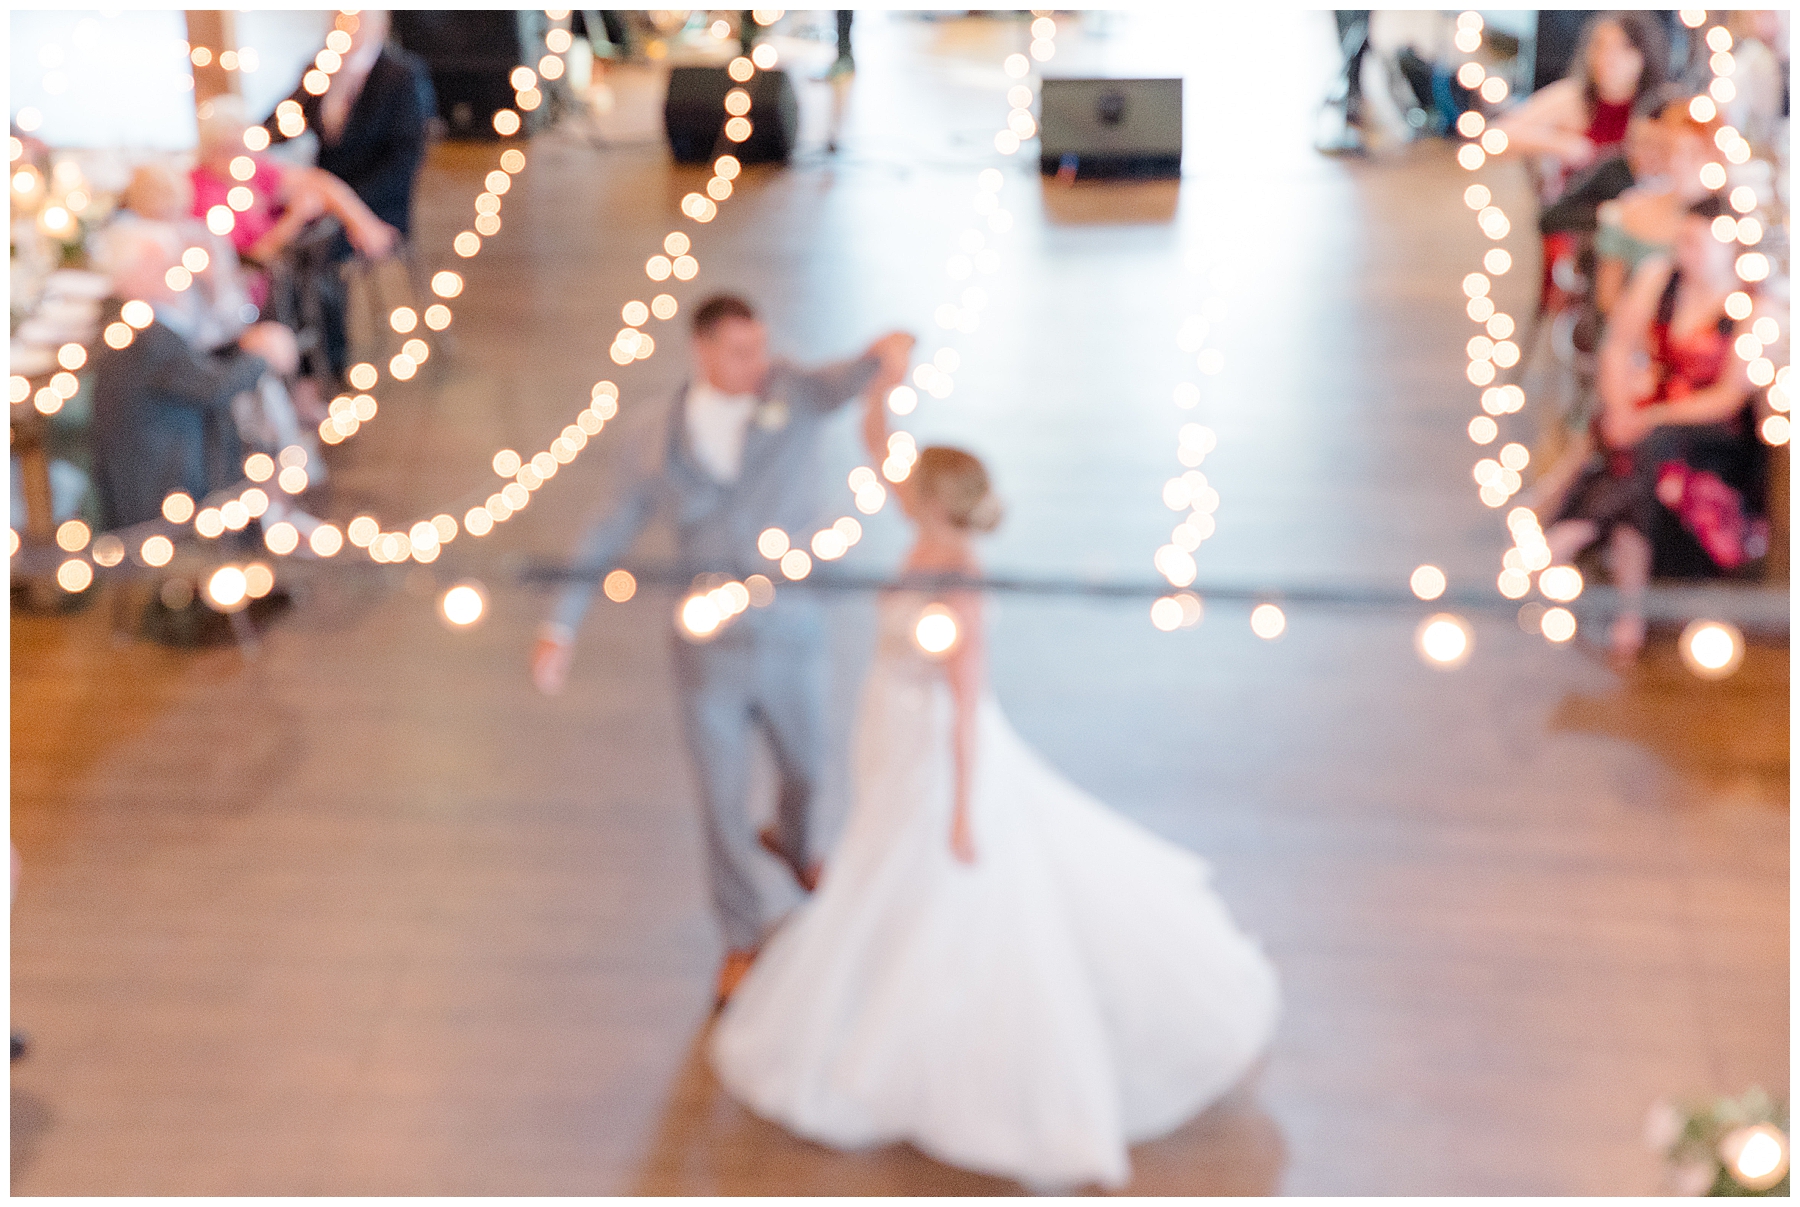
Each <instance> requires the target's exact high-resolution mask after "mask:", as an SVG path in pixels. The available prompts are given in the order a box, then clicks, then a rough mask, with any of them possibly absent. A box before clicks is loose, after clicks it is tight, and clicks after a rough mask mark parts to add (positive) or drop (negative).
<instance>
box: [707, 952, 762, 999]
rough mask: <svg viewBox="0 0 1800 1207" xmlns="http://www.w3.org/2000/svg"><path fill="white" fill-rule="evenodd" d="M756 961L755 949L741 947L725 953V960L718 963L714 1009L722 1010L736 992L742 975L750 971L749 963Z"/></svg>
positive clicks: (742, 979) (741, 982)
mask: <svg viewBox="0 0 1800 1207" xmlns="http://www.w3.org/2000/svg"><path fill="white" fill-rule="evenodd" d="M754 963H756V951H755V949H742V950H738V951H728V952H726V953H725V962H724V963H723V964H721V965H719V989H718V997H717V998H716V1000H715V1001H714V1003H713V1009H714V1010H723V1009H724V1008H725V1003H726V1002H728V1001H730V1000H731V995H732V994H734V993H736V992H737V988H738V986H739V985H741V984H743V983H744V977H745V976H746V975H748V974H749V972H750V965H752V964H754Z"/></svg>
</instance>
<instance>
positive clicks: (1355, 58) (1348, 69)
mask: <svg viewBox="0 0 1800 1207" xmlns="http://www.w3.org/2000/svg"><path fill="white" fill-rule="evenodd" d="M1371 12H1372V10H1370V9H1366V8H1350V9H1345V8H1340V9H1338V10H1336V16H1337V28H1338V45H1339V48H1340V49H1341V50H1342V52H1343V55H1344V89H1345V90H1344V112H1345V116H1346V118H1347V120H1349V121H1352V122H1357V121H1361V120H1362V103H1363V90H1362V66H1363V56H1364V55H1365V54H1367V53H1368V51H1369V16H1370V13H1371Z"/></svg>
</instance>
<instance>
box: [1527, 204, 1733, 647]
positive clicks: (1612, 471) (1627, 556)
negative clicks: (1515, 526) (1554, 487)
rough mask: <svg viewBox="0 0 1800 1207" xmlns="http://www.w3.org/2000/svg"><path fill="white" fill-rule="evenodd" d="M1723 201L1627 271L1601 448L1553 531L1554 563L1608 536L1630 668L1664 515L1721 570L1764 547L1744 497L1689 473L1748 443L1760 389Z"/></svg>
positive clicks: (1603, 365)
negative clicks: (1725, 232) (1744, 350)
mask: <svg viewBox="0 0 1800 1207" xmlns="http://www.w3.org/2000/svg"><path fill="white" fill-rule="evenodd" d="M1724 208H1725V207H1724V206H1722V205H1721V204H1720V202H1719V200H1718V198H1716V197H1708V198H1706V199H1704V200H1703V201H1701V202H1699V203H1697V204H1695V205H1694V206H1693V207H1691V208H1690V210H1689V211H1688V215H1687V217H1686V218H1685V219H1684V220H1683V222H1682V224H1681V228H1680V230H1679V232H1678V233H1677V235H1676V239H1675V247H1674V253H1673V255H1672V256H1668V255H1655V256H1651V257H1649V258H1647V259H1645V260H1644V261H1643V262H1642V263H1641V264H1640V265H1639V266H1638V268H1637V271H1636V272H1634V273H1633V274H1632V276H1631V280H1630V282H1629V283H1628V284H1627V285H1626V287H1625V293H1624V296H1623V297H1621V298H1620V300H1619V304H1618V307H1617V308H1616V309H1615V311H1614V312H1613V318H1612V321H1611V322H1610V323H1609V324H1608V326H1607V332H1606V339H1605V341H1604V342H1603V343H1602V344H1601V346H1600V370H1599V380H1598V383H1597V385H1598V391H1599V395H1600V413H1599V415H1598V416H1597V417H1596V419H1595V421H1594V430H1593V433H1592V435H1593V440H1594V444H1595V447H1596V450H1597V451H1596V453H1595V455H1594V456H1593V457H1592V458H1591V459H1590V460H1589V461H1588V463H1587V465H1586V466H1585V468H1584V469H1583V470H1582V472H1581V475H1580V477H1579V479H1578V480H1577V481H1576V482H1575V484H1574V486H1573V488H1572V489H1571V490H1570V491H1569V492H1568V495H1567V498H1566V499H1565V501H1564V503H1563V506H1562V507H1561V509H1560V510H1559V512H1558V514H1557V517H1556V520H1555V521H1554V522H1553V523H1552V524H1551V525H1550V527H1549V528H1548V530H1547V531H1546V532H1545V534H1544V536H1545V539H1546V541H1548V543H1549V545H1550V553H1551V557H1552V558H1553V560H1554V561H1555V562H1556V563H1558V564H1563V563H1567V562H1569V561H1571V560H1572V559H1573V558H1574V557H1575V556H1576V555H1577V554H1579V553H1580V552H1581V551H1582V550H1583V549H1585V548H1587V547H1588V546H1589V545H1591V544H1593V543H1594V542H1595V541H1598V540H1600V539H1602V538H1609V549H1608V552H1609V553H1610V555H1611V563H1612V565H1611V570H1612V575H1613V579H1614V581H1615V583H1616V584H1617V586H1618V588H1619V593H1620V596H1621V609H1620V613H1619V616H1618V618H1617V620H1616V621H1615V622H1614V624H1613V630H1612V649H1613V653H1614V655H1615V657H1616V658H1617V659H1618V660H1619V661H1621V662H1626V663H1628V662H1630V661H1631V660H1633V659H1635V658H1636V656H1637V654H1638V651H1639V650H1640V649H1642V648H1643V644H1644V628H1645V626H1644V614H1643V596H1644V589H1645V587H1646V586H1647V585H1648V583H1649V581H1650V567H1651V554H1652V548H1651V537H1652V535H1653V534H1654V532H1655V530H1656V526H1657V523H1658V521H1659V520H1660V518H1661V516H1662V515H1663V514H1664V513H1665V511H1666V512H1667V513H1670V514H1673V515H1674V516H1675V517H1676V518H1677V519H1679V520H1680V522H1681V524H1682V526H1683V527H1684V528H1686V529H1687V530H1688V531H1689V532H1690V533H1691V534H1692V535H1693V536H1694V538H1695V540H1696V541H1698V542H1699V544H1700V546H1701V548H1703V549H1704V550H1705V551H1706V553H1707V556H1708V557H1710V558H1711V559H1712V561H1713V563H1714V564H1715V565H1717V566H1718V567H1720V568H1721V569H1725V570H1733V569H1736V568H1737V567H1739V566H1741V565H1742V564H1743V563H1744V562H1745V561H1747V560H1749V559H1750V558H1752V557H1755V556H1758V555H1759V554H1760V552H1761V550H1760V549H1759V548H1758V543H1759V539H1760V540H1761V541H1762V542H1763V543H1766V537H1761V535H1760V533H1759V531H1758V526H1757V525H1756V524H1754V523H1752V522H1751V521H1750V520H1749V519H1747V517H1746V515H1745V509H1744V505H1743V500H1742V499H1741V498H1740V497H1739V496H1738V494H1737V492H1736V491H1735V490H1733V489H1732V488H1731V487H1730V486H1728V485H1726V483H1725V482H1724V481H1723V480H1722V479H1721V478H1719V476H1718V475H1717V474H1714V473H1712V472H1710V471H1707V470H1698V469H1695V468H1694V465H1695V463H1696V462H1697V461H1707V460H1711V459H1712V455H1713V454H1716V453H1718V452H1720V451H1721V450H1724V451H1726V452H1729V451H1731V450H1735V449H1741V448H1743V447H1744V446H1745V443H1746V440H1747V439H1748V438H1749V437H1748V436H1747V429H1746V427H1745V424H1746V420H1747V407H1746V403H1748V402H1749V400H1750V398H1751V395H1752V394H1753V393H1754V391H1755V386H1754V385H1753V384H1752V383H1751V381H1750V378H1749V373H1748V365H1747V364H1746V362H1745V361H1744V359H1743V358H1742V357H1741V356H1739V355H1737V353H1736V350H1735V348H1734V343H1735V340H1736V338H1737V336H1738V334H1740V331H1748V330H1749V329H1750V327H1751V325H1752V324H1753V322H1754V320H1755V319H1756V318H1757V317H1758V312H1757V311H1756V310H1753V311H1752V312H1751V313H1750V314H1749V315H1746V316H1745V318H1744V319H1743V320H1742V321H1733V319H1732V318H1731V317H1730V316H1729V315H1728V314H1727V313H1726V299H1727V298H1729V297H1730V296H1731V294H1733V293H1735V292H1738V291H1739V290H1741V289H1743V288H1745V287H1744V285H1743V284H1742V282H1740V281H1739V280H1738V278H1737V274H1736V271H1735V259H1736V255H1737V253H1738V251H1739V250H1740V249H1739V248H1738V247H1737V245H1736V244H1735V243H1726V242H1722V241H1721V240H1719V239H1718V238H1716V237H1715V236H1714V234H1713V229H1712V220H1713V219H1714V218H1716V217H1718V216H1719V215H1720V214H1721V213H1723V212H1724Z"/></svg>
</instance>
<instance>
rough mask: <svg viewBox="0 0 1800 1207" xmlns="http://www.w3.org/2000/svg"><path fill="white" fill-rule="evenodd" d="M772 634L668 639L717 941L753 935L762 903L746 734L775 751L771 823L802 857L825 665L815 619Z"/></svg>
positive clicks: (818, 747)
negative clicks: (718, 928)
mask: <svg viewBox="0 0 1800 1207" xmlns="http://www.w3.org/2000/svg"><path fill="white" fill-rule="evenodd" d="M812 630H813V626H810V625H809V626H805V627H804V630H803V631H802V632H793V631H787V632H782V633H780V634H768V633H762V634H757V633H750V632H745V631H743V630H742V629H737V630H727V631H726V632H725V633H724V634H722V635H721V636H720V637H719V638H718V639H717V640H715V641H713V642H711V643H708V644H705V645H690V644H688V643H686V642H680V641H678V642H677V644H676V647H675V673H676V682H677V686H678V689H679V694H680V701H681V712H682V719H683V721H684V722H685V723H686V726H687V739H688V748H689V750H690V751H691V752H692V754H693V759H694V767H695V770H696V771H697V772H698V773H699V780H700V794H701V797H702V804H703V808H702V823H703V826H704V828H705V832H706V855H707V869H708V873H709V875H710V877H711V880H712V894H713V905H714V907H715V908H716V909H717V910H718V914H719V919H720V922H721V924H722V925H723V927H724V929H725V941H726V944H727V946H729V947H731V948H733V949H735V950H745V949H750V948H754V947H756V946H758V945H759V944H760V943H761V940H762V929H763V916H762V904H761V901H760V900H759V899H758V896H757V892H756V882H755V879H754V877H753V874H752V871H751V868H752V866H753V865H754V862H755V860H756V859H757V858H758V856H757V850H758V846H757V841H756V835H755V833H754V830H753V827H752V825H751V822H750V812H749V803H750V755H751V745H750V743H751V741H752V735H753V734H754V733H755V732H756V731H758V730H760V731H761V732H762V733H763V734H764V735H765V737H767V739H768V741H769V745H770V747H771V749H772V750H773V751H774V755H775V769H776V775H777V777H778V779H779V788H778V791H777V794H776V810H775V830H776V833H777V835H778V836H779V838H780V840H781V843H782V845H783V846H785V847H786V848H787V849H788V850H789V851H791V852H793V853H794V855H795V856H796V857H797V858H799V859H800V860H801V861H802V863H804V862H805V861H807V860H809V859H810V858H811V848H810V846H809V845H808V839H809V837H810V835H809V826H808V822H809V818H810V814H811V810H812V802H813V796H814V793H815V791H816V790H817V788H818V784H819V780H820V776H821V773H822V770H823V758H824V753H825V690H826V682H827V666H826V661H825V648H824V647H825V641H824V633H823V631H822V626H821V627H820V628H819V629H818V631H812Z"/></svg>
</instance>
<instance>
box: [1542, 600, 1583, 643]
mask: <svg viewBox="0 0 1800 1207" xmlns="http://www.w3.org/2000/svg"><path fill="white" fill-rule="evenodd" d="M1575 627H1576V626H1575V614H1574V613H1573V612H1571V611H1569V609H1567V608H1550V609H1547V610H1546V611H1545V612H1544V614H1543V616H1542V617H1541V618H1540V619H1539V620H1538V630H1539V632H1541V633H1543V635H1544V636H1545V637H1547V638H1549V639H1550V640H1551V641H1553V642H1555V643H1556V644H1557V645H1562V644H1563V643H1564V642H1566V641H1568V640H1570V639H1571V638H1573V637H1574V636H1575Z"/></svg>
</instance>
